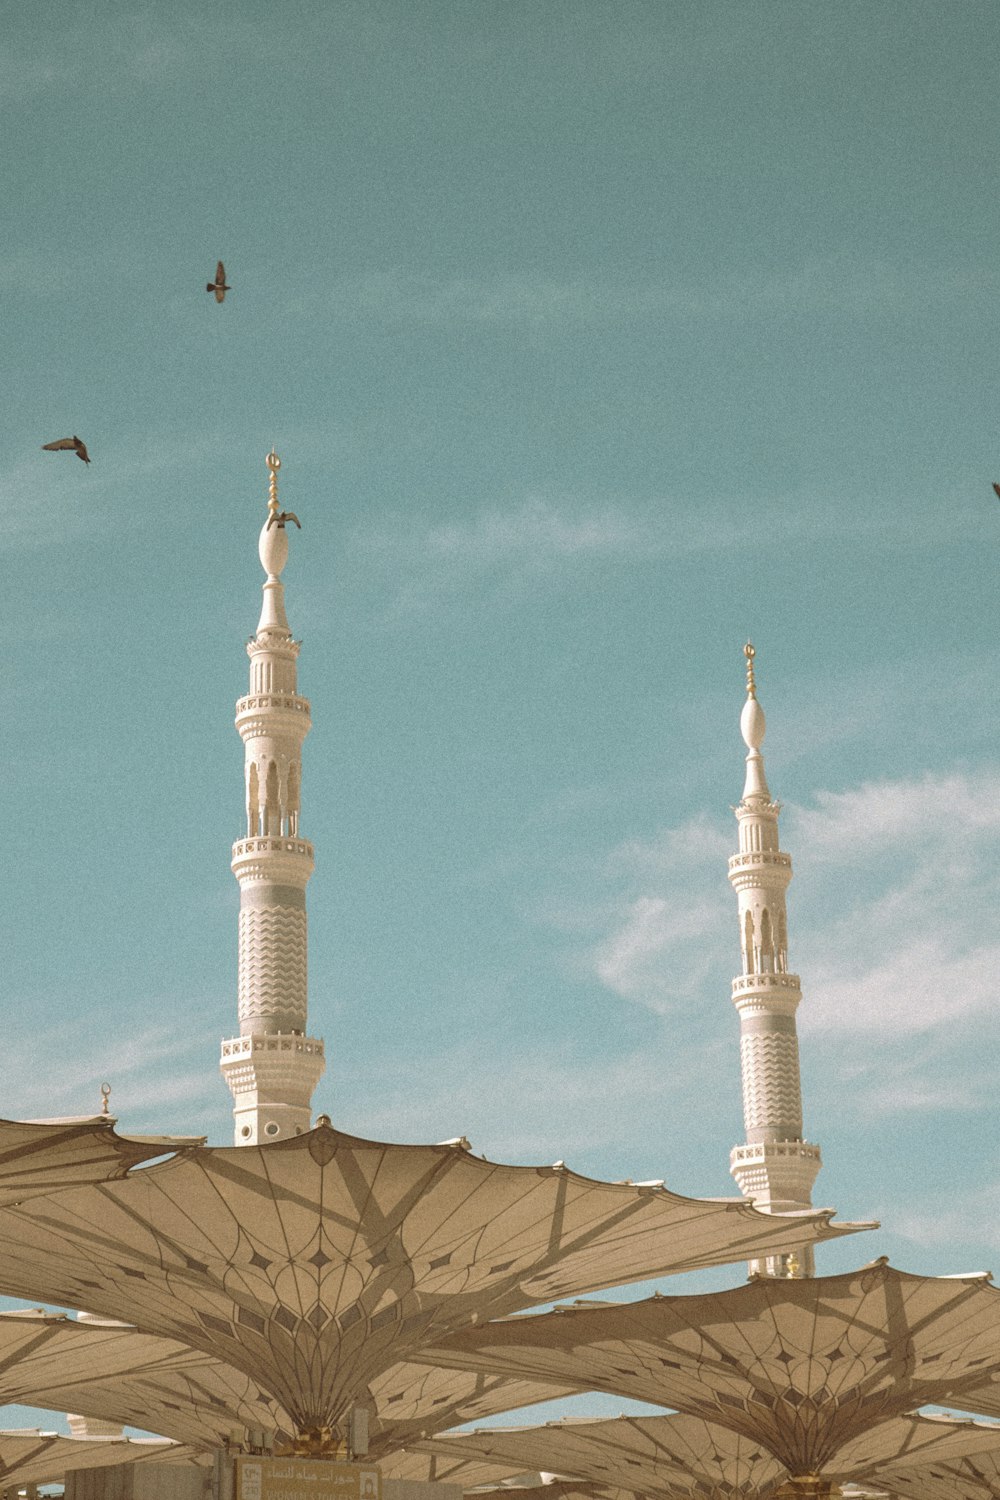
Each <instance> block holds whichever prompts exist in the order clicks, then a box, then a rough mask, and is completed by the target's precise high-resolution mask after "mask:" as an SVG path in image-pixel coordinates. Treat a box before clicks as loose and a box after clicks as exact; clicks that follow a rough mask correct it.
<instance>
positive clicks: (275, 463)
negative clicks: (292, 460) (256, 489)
mask: <svg viewBox="0 0 1000 1500" xmlns="http://www.w3.org/2000/svg"><path fill="white" fill-rule="evenodd" d="M264 462H265V463H266V464H267V467H268V469H269V470H270V478H269V479H268V481H267V509H268V514H269V515H271V516H276V515H277V514H278V470H279V469H280V468H281V459H280V458H279V457H278V455H277V454H276V453H275V451H274V449H273V448H272V449H271V451H270V453H269V454H268V455H267V458H266V459H265V460H264Z"/></svg>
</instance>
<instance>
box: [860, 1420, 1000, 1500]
mask: <svg viewBox="0 0 1000 1500" xmlns="http://www.w3.org/2000/svg"><path fill="white" fill-rule="evenodd" d="M913 1420H914V1425H915V1427H917V1428H918V1429H924V1430H923V1431H919V1432H918V1434H917V1441H916V1442H915V1443H914V1445H913V1447H912V1448H911V1449H910V1450H909V1451H908V1452H905V1453H903V1454H901V1455H900V1457H899V1459H898V1460H896V1461H892V1460H890V1461H888V1462H885V1463H883V1464H880V1465H879V1466H878V1467H876V1468H875V1469H874V1470H873V1471H872V1474H871V1483H872V1484H873V1485H876V1486H877V1487H878V1488H879V1489H884V1490H887V1491H888V1492H889V1493H890V1494H892V1495H893V1496H894V1497H897V1500H997V1497H1000V1427H997V1426H989V1425H987V1424H985V1423H980V1422H956V1421H954V1420H953V1419H949V1418H934V1417H915V1418H914V1419H913ZM935 1425H936V1426H937V1427H938V1429H939V1432H938V1433H937V1434H935V1432H934V1430H933V1429H934V1427H935Z"/></svg>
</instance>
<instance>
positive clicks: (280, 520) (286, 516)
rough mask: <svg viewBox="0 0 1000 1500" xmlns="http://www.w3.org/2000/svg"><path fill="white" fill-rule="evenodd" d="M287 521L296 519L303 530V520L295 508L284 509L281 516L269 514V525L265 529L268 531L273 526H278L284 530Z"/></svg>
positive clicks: (296, 522) (280, 529) (297, 524)
mask: <svg viewBox="0 0 1000 1500" xmlns="http://www.w3.org/2000/svg"><path fill="white" fill-rule="evenodd" d="M286 521H294V522H295V524H296V526H297V527H298V528H299V530H300V531H301V530H302V522H301V521H300V520H299V518H298V516H297V515H296V514H295V512H294V510H283V511H282V512H281V515H280V516H268V518H267V526H266V528H265V529H266V530H267V531H270V529H271V527H272V526H277V528H278V530H279V531H284V529H285V522H286Z"/></svg>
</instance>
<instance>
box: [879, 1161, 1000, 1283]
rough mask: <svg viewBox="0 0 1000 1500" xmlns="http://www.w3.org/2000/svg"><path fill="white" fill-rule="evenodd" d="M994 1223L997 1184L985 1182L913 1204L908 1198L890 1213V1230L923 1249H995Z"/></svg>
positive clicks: (999, 1201)
mask: <svg viewBox="0 0 1000 1500" xmlns="http://www.w3.org/2000/svg"><path fill="white" fill-rule="evenodd" d="M998 1219H1000V1183H995V1182H992V1183H991V1182H987V1183H983V1184H981V1185H979V1186H977V1187H975V1188H974V1189H971V1190H966V1189H963V1190H960V1191H958V1192H955V1193H953V1194H951V1195H950V1196H947V1197H941V1196H935V1197H934V1198H933V1199H931V1200H924V1201H920V1200H919V1199H918V1200H917V1201H916V1202H914V1201H913V1199H912V1197H911V1198H910V1199H909V1201H905V1202H902V1203H900V1204H899V1205H898V1206H897V1207H895V1209H894V1210H893V1229H894V1231H895V1232H896V1233H897V1234H899V1235H901V1236H902V1237H903V1238H904V1239H908V1240H912V1241H913V1242H914V1244H917V1245H922V1246H925V1247H927V1248H931V1247H937V1246H946V1245H949V1244H954V1243H955V1241H956V1240H970V1241H975V1240H978V1241H980V1242H982V1243H985V1244H988V1245H995V1243H996V1227H997V1221H998ZM962 1269H963V1270H968V1271H972V1270H978V1269H980V1268H979V1267H976V1266H969V1267H962Z"/></svg>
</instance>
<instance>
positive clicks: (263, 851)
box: [230, 834, 316, 886]
mask: <svg viewBox="0 0 1000 1500" xmlns="http://www.w3.org/2000/svg"><path fill="white" fill-rule="evenodd" d="M315 864H316V861H315V858H314V855H313V846H312V844H310V842H309V840H308V839H299V838H290V837H289V836H288V835H279V834H268V835H267V836H266V837H258V838H245V839H238V840H237V841H236V843H235V844H234V845H233V858H232V863H231V865H230V868H231V869H232V872H233V874H234V875H235V876H236V879H237V880H240V881H243V880H273V881H274V882H275V883H276V884H278V885H282V884H289V885H302V886H304V885H305V883H306V881H307V880H308V879H309V876H310V875H311V874H312V872H313V869H314V867H315Z"/></svg>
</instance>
